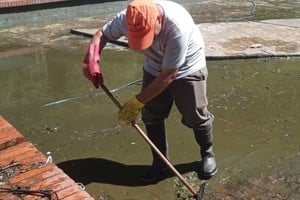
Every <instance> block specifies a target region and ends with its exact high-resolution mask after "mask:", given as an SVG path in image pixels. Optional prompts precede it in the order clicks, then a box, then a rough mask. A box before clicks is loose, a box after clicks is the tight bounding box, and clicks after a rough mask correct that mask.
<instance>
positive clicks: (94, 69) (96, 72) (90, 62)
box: [82, 43, 103, 88]
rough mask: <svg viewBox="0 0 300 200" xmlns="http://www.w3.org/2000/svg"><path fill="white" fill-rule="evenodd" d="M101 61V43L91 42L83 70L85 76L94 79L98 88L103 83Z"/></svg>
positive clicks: (93, 81)
mask: <svg viewBox="0 0 300 200" xmlns="http://www.w3.org/2000/svg"><path fill="white" fill-rule="evenodd" d="M99 62H100V57H99V45H96V44H93V43H91V44H89V48H88V51H87V53H86V55H85V58H84V61H83V65H82V71H83V74H84V76H85V77H87V78H88V79H89V80H90V81H92V83H93V84H94V86H95V87H96V88H99V86H100V85H102V84H103V76H102V73H101V69H100V66H99Z"/></svg>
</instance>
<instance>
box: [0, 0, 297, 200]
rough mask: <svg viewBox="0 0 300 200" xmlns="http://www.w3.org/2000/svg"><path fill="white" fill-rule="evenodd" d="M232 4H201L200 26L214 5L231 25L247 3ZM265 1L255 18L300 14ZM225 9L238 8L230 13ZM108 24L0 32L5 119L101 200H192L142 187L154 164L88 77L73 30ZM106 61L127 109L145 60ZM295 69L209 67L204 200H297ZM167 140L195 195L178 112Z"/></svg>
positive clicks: (293, 63) (248, 63) (82, 22)
mask: <svg viewBox="0 0 300 200" xmlns="http://www.w3.org/2000/svg"><path fill="white" fill-rule="evenodd" d="M234 2H237V1H227V3H222V1H212V2H211V3H207V1H204V3H203V4H201V6H207V8H210V10H211V11H209V9H208V10H207V9H206V10H205V12H207V13H206V15H202V16H201V17H202V18H201V21H202V22H204V21H203V18H207V19H209V20H212V19H213V18H212V17H211V18H209V17H208V16H209V13H210V12H211V13H212V10H215V9H213V6H215V7H219V6H221V7H222V10H223V11H224V12H223V16H221V18H222V19H221V18H218V16H217V15H214V17H215V18H214V19H215V21H218V19H219V20H220V21H225V20H226V19H229V18H230V17H235V16H236V15H235V12H234V10H235V9H236V11H238V6H237V7H235V5H239V6H242V8H243V6H244V4H242V3H241V2H240V1H238V4H234ZM264 2H265V3H264V4H262V5H261V6H257V8H256V9H257V12H256V13H258V14H259V16H260V15H263V14H262V12H258V11H259V9H262V7H264V6H265V9H267V11H268V12H266V13H267V14H269V15H271V14H272V15H271V16H272V17H273V14H274V15H275V14H276V15H278V16H281V18H283V17H282V16H286V15H288V16H291V15H292V14H291V13H293V14H294V15H293V16H294V17H299V16H300V15H299V9H295V10H293V9H292V6H297V5H298V4H299V3H297V2H296V1H295V2H296V3H295V2H294V1H293V2H291V1H280V2H281V3H282V4H280V5H281V7H282V8H284V11H282V13H281V14H279V13H280V12H275V10H276V8H278V6H280V5H277V4H279V3H278V1H264ZM259 3H261V1H259ZM276 3H277V4H276ZM195 5H198V3H197V4H195ZM199 5H200V4H199ZM212 5H213V6H212ZM250 5H251V4H250ZM210 6H211V7H210ZM247 6H248V5H247ZM192 8H193V7H191V9H192ZM194 8H196V6H195V7H194ZM225 8H228V9H229V10H230V9H233V10H232V13H231V15H229V14H228V12H226V9H225ZM249 8H250V11H251V6H250V7H249ZM273 9H274V10H273ZM240 10H243V9H241V7H240ZM292 11H293V12H292ZM193 13H194V16H197V15H196V13H197V12H196V11H194V12H193ZM211 13H210V14H211ZM247 13H248V12H247ZM266 13H264V14H265V15H267V14H266ZM240 14H243V13H239V14H238V16H241V15H240ZM211 15H213V14H211ZM224 16H226V17H224ZM106 17H107V18H108V16H106ZM262 18H263V19H266V17H265V16H264V17H262ZM105 19H106V18H105V17H104V18H101V20H98V19H95V18H90V19H78V20H77V21H76V20H75V21H71V22H68V23H67V24H64V23H57V24H53V25H45V26H37V25H35V26H32V27H30V29H29V28H28V27H16V28H12V29H5V30H1V32H0V38H1V53H0V83H1V89H0V90H1V92H0V110H1V113H0V114H1V115H3V116H4V117H5V118H6V119H7V120H8V121H9V122H10V123H11V124H13V125H14V126H15V127H16V128H17V129H18V130H19V131H20V132H21V133H22V134H23V135H24V136H25V137H26V139H27V140H29V141H31V142H33V143H34V144H35V145H36V146H37V148H38V149H39V150H41V151H42V152H43V153H45V154H46V152H51V156H52V158H53V161H54V162H55V163H57V164H58V165H59V166H60V167H61V168H62V169H64V171H65V172H66V173H67V174H69V175H70V176H71V177H72V178H73V179H74V180H75V181H76V182H78V183H82V184H83V185H84V186H85V189H86V191H87V192H89V193H90V194H91V195H92V196H93V197H94V198H95V199H96V200H98V199H99V200H100V199H101V200H114V199H116V200H125V199H127V200H129V199H131V200H132V199H157V200H158V199H189V195H190V193H189V192H188V191H187V189H186V188H185V187H184V186H183V185H182V184H180V182H179V180H178V179H177V178H176V177H175V176H174V175H172V174H167V175H166V176H165V179H163V180H162V181H160V182H159V183H157V184H154V185H146V184H145V183H143V182H141V181H140V180H139V175H140V174H141V173H142V172H143V170H144V169H145V168H146V167H147V166H148V165H149V163H150V161H151V156H150V149H149V147H148V145H147V144H146V142H145V141H144V140H143V139H142V138H141V136H140V135H139V134H138V133H137V132H136V131H135V130H134V129H133V128H131V127H128V126H125V125H124V124H122V123H120V122H118V121H117V108H116V107H115V106H114V104H113V103H112V102H111V101H110V99H109V98H108V97H107V96H106V95H105V94H104V93H103V92H102V91H101V90H100V89H98V90H97V89H95V88H93V86H92V85H91V84H90V83H89V82H88V81H87V80H86V79H85V78H84V77H83V76H82V72H81V62H82V58H83V55H84V53H85V49H86V46H87V43H88V40H87V39H86V38H81V37H78V36H72V35H70V33H69V32H68V31H69V30H70V27H71V28H73V27H78V26H81V27H90V28H93V26H96V25H97V24H99V23H104V21H105ZM196 19H199V20H200V16H199V17H196ZM99 21H100V22H99ZM116 58H117V59H116ZM101 60H102V61H101V65H102V70H103V73H104V79H105V84H106V86H107V87H108V88H110V89H112V90H113V94H114V95H115V96H116V97H117V98H118V99H119V100H120V101H121V102H124V101H126V100H127V99H129V98H130V97H131V96H132V95H134V94H135V93H136V92H138V91H139V89H140V78H141V70H140V69H141V63H142V56H141V55H139V54H137V53H135V52H131V51H128V50H126V49H123V48H118V47H116V46H113V45H111V46H109V47H108V48H107V50H106V51H105V52H104V54H103V56H102V58H101ZM299 66H300V59H299V58H286V59H259V60H224V61H208V70H209V79H208V98H209V103H210V104H209V109H210V110H211V112H212V113H213V114H214V115H215V118H216V120H215V123H214V129H215V134H214V138H215V151H216V154H217V161H218V166H219V171H218V173H217V174H216V176H215V177H213V178H212V179H211V180H209V181H207V183H208V185H207V189H206V192H205V198H206V199H299V198H300V189H299V188H300V174H299V170H300V167H299V166H300V163H299V160H300V159H299V158H300V149H299V147H300V146H299V143H300V135H299V130H300V125H299V120H300V103H299V98H300V91H299V83H300V69H299ZM140 125H141V126H143V125H142V124H140ZM167 132H168V138H169V146H170V158H171V161H172V163H173V164H174V165H175V167H176V168H177V169H178V170H179V171H180V173H182V174H183V175H184V176H185V177H186V179H187V180H188V182H190V183H191V184H192V185H193V187H195V188H196V189H198V188H199V186H200V184H201V183H203V181H201V180H199V179H197V178H196V175H195V172H194V170H195V169H196V167H197V164H199V163H198V162H197V160H199V154H198V151H199V149H198V146H197V145H196V143H195V141H194V138H193V136H192V135H191V131H190V130H189V129H187V128H185V127H183V126H182V125H181V124H180V116H179V113H178V111H177V110H176V108H175V107H174V109H173V110H172V113H171V115H170V117H169V119H168V120H167ZM183 137H184V138H183Z"/></svg>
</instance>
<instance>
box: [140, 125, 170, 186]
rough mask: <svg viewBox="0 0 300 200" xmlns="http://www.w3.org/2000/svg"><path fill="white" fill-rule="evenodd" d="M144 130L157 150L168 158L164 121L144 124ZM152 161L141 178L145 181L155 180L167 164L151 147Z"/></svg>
mask: <svg viewBox="0 0 300 200" xmlns="http://www.w3.org/2000/svg"><path fill="white" fill-rule="evenodd" d="M146 131H147V135H148V138H149V139H150V140H151V141H152V142H153V144H154V145H155V146H156V147H157V148H158V149H159V151H160V152H161V153H162V154H163V155H164V156H165V157H166V158H167V159H168V144H167V138H166V133H165V125H164V123H159V124H151V125H146ZM151 151H152V156H153V161H152V165H151V167H149V168H148V169H147V170H146V171H145V173H144V175H143V177H142V179H143V181H145V182H156V181H157V180H158V179H159V178H160V176H161V175H162V173H163V171H165V170H166V169H167V165H166V164H165V163H164V162H163V161H162V160H161V158H160V157H159V156H158V155H157V153H156V152H155V151H154V150H153V149H151Z"/></svg>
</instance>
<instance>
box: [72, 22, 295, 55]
mask: <svg viewBox="0 0 300 200" xmlns="http://www.w3.org/2000/svg"><path fill="white" fill-rule="evenodd" d="M198 27H199V29H200V31H201V32H202V34H203V38H204V42H205V44H206V47H205V53H206V56H207V59H208V60H217V59H218V60H220V59H239V58H241V59H246V58H262V57H293V56H300V41H299V38H300V19H281V20H264V21H257V22H231V23H203V24H199V25H198ZM274 30H276V31H274ZM96 31H97V29H72V30H71V32H72V33H74V34H77V35H82V36H88V37H92V35H93V34H94V33H95V32H96ZM258 33H259V34H258ZM111 42H112V43H114V44H116V45H120V46H124V47H127V46H128V44H127V39H126V38H125V37H122V38H120V39H119V40H116V41H111Z"/></svg>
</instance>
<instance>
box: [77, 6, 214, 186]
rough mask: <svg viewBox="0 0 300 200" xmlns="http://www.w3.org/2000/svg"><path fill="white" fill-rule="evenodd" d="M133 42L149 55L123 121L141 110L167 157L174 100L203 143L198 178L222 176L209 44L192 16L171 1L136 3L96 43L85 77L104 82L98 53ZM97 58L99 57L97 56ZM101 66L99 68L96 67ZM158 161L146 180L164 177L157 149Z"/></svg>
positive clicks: (93, 42)
mask: <svg viewBox="0 0 300 200" xmlns="http://www.w3.org/2000/svg"><path fill="white" fill-rule="evenodd" d="M121 36H126V37H127V38H128V45H129V48H131V49H133V50H138V51H140V52H142V53H143V54H144V55H145V61H144V66H143V85H142V90H141V91H140V93H138V94H137V95H136V96H134V97H133V98H132V99H130V100H129V101H127V102H126V103H125V104H124V106H123V109H121V110H120V112H119V119H120V120H122V121H124V122H126V123H127V124H130V122H131V121H132V120H136V118H137V116H138V114H139V111H140V110H141V112H142V120H143V122H144V124H145V127H146V131H147V135H148V137H149V138H150V139H151V141H152V142H153V143H154V144H155V145H156V146H157V147H158V149H159V150H160V151H161V152H162V154H164V155H165V156H166V157H167V158H168V145H167V140H166V133H165V124H164V122H165V119H166V118H167V117H168V115H169V113H170V110H171V107H172V105H173V102H174V103H175V105H176V106H177V108H178V110H179V112H180V113H181V115H182V123H183V124H184V125H185V126H187V127H189V128H191V129H192V130H193V133H194V136H195V139H196V141H197V143H198V144H199V145H200V154H201V157H202V162H201V164H200V166H199V171H198V174H199V176H200V177H201V178H205V179H209V178H210V177H211V176H213V175H214V174H215V173H216V172H217V165H216V160H215V154H214V152H213V129H212V123H213V119H214V117H213V115H212V114H211V113H210V112H209V111H208V109H207V105H208V102H207V97H206V79H207V68H206V61H205V53H204V42H203V38H202V35H201V33H200V31H199V29H198V27H197V26H196V25H195V24H194V21H193V19H192V17H191V16H190V14H189V13H188V12H187V11H186V10H185V9H184V8H183V7H182V6H181V5H179V4H177V3H175V2H171V1H152V0H133V1H130V3H129V4H128V6H127V9H126V10H124V11H122V12H120V13H118V14H117V15H116V16H115V17H114V18H113V19H112V20H111V21H110V22H108V23H107V24H105V25H104V26H103V28H102V29H100V30H99V31H97V32H96V33H95V35H94V36H93V39H92V40H91V44H90V47H89V52H90V53H87V56H86V58H85V62H84V63H85V64H84V66H83V71H84V74H85V75H86V76H87V77H88V78H89V79H90V80H91V81H92V82H93V84H94V85H95V87H97V88H98V87H99V85H101V84H102V82H103V77H102V75H101V72H100V71H99V68H98V65H97V64H98V60H99V58H98V57H97V56H98V53H99V54H100V55H101V52H102V49H103V48H104V46H105V44H106V42H107V41H109V40H116V39H118V38H120V37H121ZM95 57H96V58H95ZM95 66H97V67H95ZM152 155H153V161H152V165H151V167H149V169H148V170H146V172H145V174H144V175H143V179H144V180H145V181H148V182H154V181H157V180H158V179H159V177H160V176H161V175H162V172H163V171H164V169H165V168H166V165H165V164H164V163H163V162H162V161H161V160H160V158H159V157H158V156H157V155H156V153H155V152H154V151H153V150H152Z"/></svg>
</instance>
